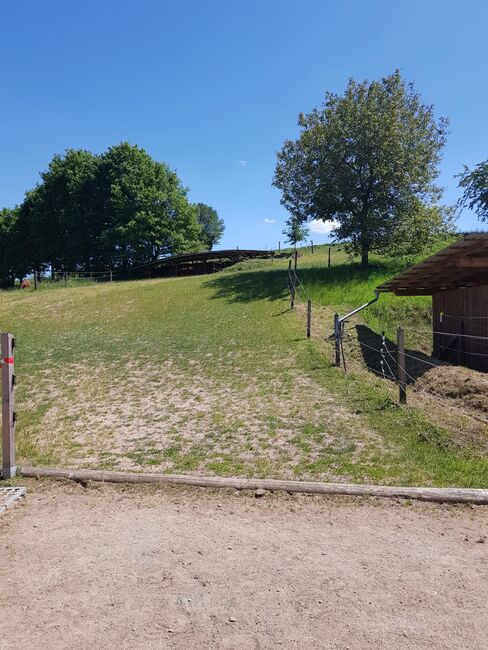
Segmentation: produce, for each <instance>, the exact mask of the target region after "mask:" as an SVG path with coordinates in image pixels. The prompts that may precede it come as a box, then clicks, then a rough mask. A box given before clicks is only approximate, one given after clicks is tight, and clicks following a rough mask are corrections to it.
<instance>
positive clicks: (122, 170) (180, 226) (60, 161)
mask: <svg viewBox="0 0 488 650" xmlns="http://www.w3.org/2000/svg"><path fill="white" fill-rule="evenodd" d="M209 210H211V208H209ZM198 216H199V213H198V209H197V207H196V206H194V205H192V204H191V203H190V202H189V201H188V198H187V190H186V189H185V188H184V187H183V185H182V184H181V181H180V180H179V178H178V176H177V175H176V173H175V172H174V171H172V170H170V169H169V167H168V166H167V165H166V164H164V163H160V162H157V161H155V160H153V159H152V158H151V156H149V154H147V153H146V152H145V151H144V150H143V149H140V148H139V147H137V146H132V145H130V144H128V143H126V142H123V143H121V144H119V145H116V146H114V147H110V148H109V149H108V150H107V151H105V152H104V153H102V154H101V155H94V154H92V153H90V152H89V151H84V150H73V149H68V150H67V151H66V152H65V154H64V155H62V156H61V155H55V156H54V157H53V159H52V160H51V162H50V164H49V167H48V169H47V170H46V171H45V172H43V173H41V182H40V183H39V184H38V185H37V186H36V187H35V188H34V189H33V190H31V191H28V192H27V193H26V196H25V199H24V201H23V203H22V204H21V205H20V206H19V208H18V209H16V210H13V211H12V210H4V211H2V213H1V215H0V245H1V246H2V248H5V245H6V244H7V242H10V241H12V240H15V241H16V242H17V243H18V246H17V248H18V250H19V251H21V254H19V255H18V256H17V258H16V259H13V257H9V258H8V259H7V258H6V257H4V258H3V259H2V261H0V266H1V268H0V273H1V278H2V281H3V282H4V284H11V283H12V282H13V278H14V277H23V276H24V275H26V274H27V273H29V272H31V271H33V270H38V271H43V270H45V269H47V268H51V269H52V270H54V271H62V270H70V271H72V270H78V271H95V270H106V269H107V268H112V269H114V270H117V269H119V268H120V269H126V268H128V267H129V266H131V265H134V264H142V263H144V262H148V261H151V260H154V259H157V258H158V257H159V256H161V255H162V254H163V253H181V252H185V251H191V250H201V249H202V248H204V247H205V246H206V245H207V243H206V242H207V233H205V232H204V229H203V228H202V226H201V225H200V223H199V220H198ZM219 225H221V229H223V223H222V220H219Z"/></svg>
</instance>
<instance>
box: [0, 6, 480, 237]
mask: <svg viewBox="0 0 488 650" xmlns="http://www.w3.org/2000/svg"><path fill="white" fill-rule="evenodd" d="M0 19H1V23H0V29H1V33H0V75H1V77H0V82H1V86H0V87H1V101H0V137H1V147H0V205H2V206H12V205H14V204H16V203H19V202H20V201H21V200H22V198H23V195H24V192H25V190H26V189H28V188H30V187H33V186H34V185H35V183H36V182H37V181H38V178H39V176H38V174H39V171H41V170H43V169H45V168H46V167H47V165H48V163H49V160H50V159H51V157H52V155H53V154H54V153H60V152H62V151H64V149H66V148H68V147H74V148H85V149H89V150H91V151H93V152H101V151H103V150H104V149H106V148H107V147H108V146H109V145H111V144H116V143H118V142H120V141H122V140H127V141H129V142H131V143H133V144H138V145H139V146H142V147H144V148H145V149H146V150H147V151H148V152H149V153H150V154H151V155H152V156H153V157H154V158H156V159H157V160H162V161H165V162H167V163H168V164H169V165H170V166H171V167H172V168H174V169H176V170H177V171H178V173H179V175H180V177H181V179H182V180H183V182H184V184H185V185H186V186H188V187H189V188H190V198H191V200H193V201H195V202H197V201H202V202H204V203H208V204H210V205H212V206H214V207H215V208H216V209H217V210H218V212H219V214H220V216H222V217H223V218H224V220H225V222H226V226H227V231H226V234H225V236H224V239H223V241H222V245H224V246H229V247H234V246H239V247H241V248H244V247H265V246H267V247H276V246H277V242H278V240H280V239H281V240H283V236H282V234H281V231H282V229H283V225H284V221H285V219H286V212H285V211H284V209H283V208H282V207H281V206H280V195H279V192H278V191H277V190H275V189H274V188H272V186H271V180H272V176H273V170H274V165H275V157H276V151H277V150H279V149H280V148H281V145H282V143H283V141H284V140H285V139H286V138H290V137H294V136H295V135H296V134H297V126H296V121H297V115H298V113H299V112H301V111H303V112H308V111H309V110H311V109H312V108H313V107H314V106H317V105H319V104H320V103H321V102H322V100H323V96H324V92H325V91H326V90H332V91H336V92H342V91H343V89H344V88H345V85H346V82H347V79H348V78H349V77H354V78H356V79H359V80H362V79H365V78H367V79H373V78H379V77H381V76H384V75H386V74H389V73H390V72H392V71H393V70H394V69H395V68H400V69H401V70H402V73H403V75H404V77H405V78H406V79H407V80H413V81H415V82H416V85H417V89H418V90H419V91H420V92H421V93H422V96H423V98H424V101H426V102H427V103H434V104H435V107H436V113H437V115H445V116H447V117H449V118H450V135H449V139H448V144H447V147H446V149H445V153H444V158H443V162H442V166H441V177H440V182H441V184H442V185H443V186H445V187H446V192H445V202H452V201H454V200H456V198H457V197H458V196H459V190H458V189H457V181H456V179H454V178H453V176H454V175H455V174H457V173H459V172H460V171H461V170H462V168H463V165H464V164H466V165H468V166H473V165H474V164H476V163H477V162H480V161H481V160H485V159H486V158H488V146H487V145H488V136H487V128H486V127H487V120H486V116H487V106H488V83H487V70H488V65H487V64H488V56H487V54H486V52H487V48H486V25H487V24H488V2H486V1H485V0H464V2H459V0H455V1H454V0H423V1H419V0H408V1H404V2H399V1H398V2H396V1H394V0H389V1H383V0H361V1H353V0H343V1H339V0H335V1H334V2H332V1H330V0H329V1H326V0H322V1H316V0H301V1H300V2H298V0H297V1H296V2H290V1H287V0H280V1H275V0H261V1H260V2H257V1H254V0H252V1H241V2H233V1H232V0H227V2H224V1H213V0H206V1H204V2H202V1H200V2H196V1H188V0H186V1H185V0H183V1H181V0H180V1H178V2H177V1H176V0H175V1H173V2H163V1H162V0H159V1H157V0H132V1H130V2H129V1H128V0H117V1H115V0H97V1H94V0H83V1H82V0H77V1H76V0H42V2H41V1H39V0H15V2H8V3H7V2H4V3H2V6H1V8H0ZM481 225H482V224H480V223H479V222H478V221H477V220H476V218H475V216H474V215H473V214H470V213H469V212H467V211H466V212H464V213H463V215H462V217H461V220H460V222H459V226H460V227H461V228H463V229H469V228H475V227H480V226H481ZM313 238H314V240H315V241H317V242H319V241H325V239H326V235H320V234H317V233H316V234H314V235H313Z"/></svg>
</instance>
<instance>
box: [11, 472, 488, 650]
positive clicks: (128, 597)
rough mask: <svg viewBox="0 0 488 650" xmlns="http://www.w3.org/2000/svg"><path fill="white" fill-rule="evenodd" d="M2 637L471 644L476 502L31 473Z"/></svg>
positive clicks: (477, 609)
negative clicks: (110, 482) (42, 478)
mask: <svg viewBox="0 0 488 650" xmlns="http://www.w3.org/2000/svg"><path fill="white" fill-rule="evenodd" d="M29 489H30V492H29V494H28V497H27V500H26V502H25V504H24V505H19V506H17V507H15V508H14V509H13V510H12V511H10V512H8V513H7V514H6V515H5V516H3V517H2V518H1V519H0V557H1V559H2V560H1V563H0V629H1V632H0V647H2V648H9V650H11V649H12V650H13V649H14V648H15V649H17V648H19V649H20V648H22V649H25V648H29V649H30V648H46V647H49V648H67V647H69V648H74V649H77V648H88V647H91V648H117V649H118V648H151V649H152V648H185V649H193V648H227V649H229V648H235V649H236V650H237V649H238V650H246V649H247V648H253V649H257V648H260V649H264V648H276V647H283V648H351V649H353V648H354V649H355V648H358V649H359V648H361V649H363V648H388V649H392V648H427V647H429V648H450V649H451V648H463V649H466V648H481V647H483V646H484V645H485V643H486V639H487V634H488V609H487V605H486V603H487V602H488V542H487V543H482V542H481V540H482V539H483V536H484V535H487V534H488V509H486V508H483V507H476V508H464V507H443V506H433V505H426V504H413V505H410V504H408V503H394V502H393V503H392V502H379V501H373V500H369V501H358V500H356V501H352V500H343V499H342V500H341V499H334V500H333V499H326V498H317V497H301V496H296V495H295V496H293V497H288V496H282V497H281V496H278V495H275V496H271V495H267V496H265V497H263V498H260V499H256V498H254V497H253V496H252V495H244V494H241V495H240V496H237V495H234V494H223V493H208V492H203V491H199V490H186V489H176V488H175V489H173V488H165V489H153V488H151V489H124V488H122V487H115V486H103V487H89V488H87V489H85V488H83V487H81V486H74V485H64V484H43V483H40V482H39V483H34V482H33V483H32V484H30V485H29Z"/></svg>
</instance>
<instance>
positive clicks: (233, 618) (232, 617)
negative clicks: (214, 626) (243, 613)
mask: <svg viewBox="0 0 488 650" xmlns="http://www.w3.org/2000/svg"><path fill="white" fill-rule="evenodd" d="M236 621H237V619H236V617H235V616H229V623H235V622H236Z"/></svg>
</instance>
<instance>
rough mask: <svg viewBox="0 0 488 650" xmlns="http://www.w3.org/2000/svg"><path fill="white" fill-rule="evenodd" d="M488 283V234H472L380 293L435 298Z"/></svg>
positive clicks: (400, 276)
mask: <svg viewBox="0 0 488 650" xmlns="http://www.w3.org/2000/svg"><path fill="white" fill-rule="evenodd" d="M485 284H488V233H487V232H479V233H470V234H469V235H465V236H464V237H462V238H461V239H459V240H458V241H456V242H454V244H451V245H450V246H448V247H447V248H444V249H443V250H441V251H439V252H438V253H436V254H435V255H432V256H431V257H428V258H427V259H426V260H424V261H423V262H420V263H419V264H416V265H415V266H411V267H410V268H409V269H406V270H405V271H403V272H402V273H400V274H398V275H396V276H395V277H394V278H392V279H391V280H387V281H386V282H383V284H380V286H379V287H378V290H379V291H391V292H393V293H394V294H395V295H397V296H431V295H432V294H434V293H438V292H440V291H450V290H452V289H465V288H467V287H476V286H480V285H485Z"/></svg>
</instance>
